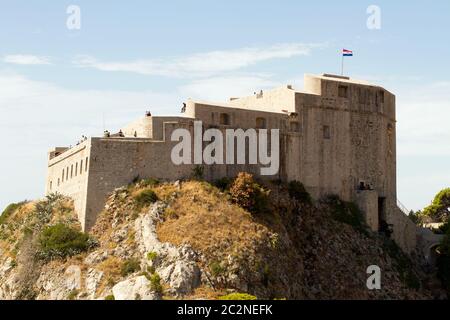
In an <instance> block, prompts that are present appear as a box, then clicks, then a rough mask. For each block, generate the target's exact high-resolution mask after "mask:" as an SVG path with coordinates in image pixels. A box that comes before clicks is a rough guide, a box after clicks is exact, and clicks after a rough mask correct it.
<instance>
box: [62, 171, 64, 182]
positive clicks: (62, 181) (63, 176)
mask: <svg viewBox="0 0 450 320" xmlns="http://www.w3.org/2000/svg"><path fill="white" fill-rule="evenodd" d="M62 182H64V169H63V171H62Z"/></svg>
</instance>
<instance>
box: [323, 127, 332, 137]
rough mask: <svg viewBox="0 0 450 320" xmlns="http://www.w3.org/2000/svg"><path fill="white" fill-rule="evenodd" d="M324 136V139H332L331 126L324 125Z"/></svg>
mask: <svg viewBox="0 0 450 320" xmlns="http://www.w3.org/2000/svg"><path fill="white" fill-rule="evenodd" d="M323 138H324V139H331V131H330V126H323Z"/></svg>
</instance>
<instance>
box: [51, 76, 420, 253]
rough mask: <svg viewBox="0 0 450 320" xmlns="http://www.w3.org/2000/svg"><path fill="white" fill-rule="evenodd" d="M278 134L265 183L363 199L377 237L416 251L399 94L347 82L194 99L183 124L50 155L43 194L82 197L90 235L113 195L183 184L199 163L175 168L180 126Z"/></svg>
mask: <svg viewBox="0 0 450 320" xmlns="http://www.w3.org/2000/svg"><path fill="white" fill-rule="evenodd" d="M196 120H200V121H202V122H203V128H204V129H208V128H216V129H219V130H222V131H224V130H226V129H230V128H235V129H244V130H246V129H250V128H254V129H257V130H258V129H279V130H280V170H279V171H278V173H277V174H276V175H274V176H261V178H263V179H281V180H284V181H291V180H298V181H301V182H302V183H303V184H304V185H305V187H306V188H307V189H308V191H309V192H310V193H311V194H312V196H313V197H314V198H319V197H321V196H323V195H326V194H337V195H339V196H340V197H341V198H342V199H344V200H347V201H354V202H356V203H357V204H358V205H359V206H360V208H361V209H362V211H363V212H364V214H365V219H366V222H367V224H368V225H369V227H370V228H371V229H372V230H374V231H377V230H380V229H383V228H388V227H390V228H392V231H393V233H392V237H393V238H394V240H395V241H396V242H397V243H398V244H399V245H400V246H401V247H402V248H403V249H404V250H405V251H406V252H410V251H411V250H413V249H414V247H415V245H416V227H415V225H414V224H413V223H412V222H410V220H409V219H408V218H407V216H406V215H405V214H404V213H403V212H402V211H401V210H400V209H399V208H398V207H397V192H396V119H395V96H394V95H393V94H392V93H390V92H389V91H387V90H385V89H384V88H382V87H379V86H375V85H371V84H368V83H365V82H361V81H356V80H353V79H350V78H347V77H340V76H334V75H322V76H313V75H306V76H305V81H304V91H302V92H301V91H296V90H294V89H293V88H292V87H291V86H286V87H282V88H278V89H274V90H270V91H265V92H263V91H261V92H259V93H256V94H254V95H252V96H249V97H243V98H231V99H230V101H229V102H228V103H227V104H216V103H207V102H201V101H192V100H189V101H188V102H187V103H186V107H185V110H184V113H182V114H181V115H180V116H178V117H163V116H151V115H150V114H147V115H146V116H145V117H143V118H141V119H138V120H136V121H135V122H133V123H131V124H129V125H127V126H125V127H123V128H122V129H121V132H122V134H121V135H112V136H109V137H92V138H89V139H87V140H86V141H83V142H82V143H81V144H79V145H78V146H76V147H74V148H55V149H53V150H51V151H50V153H49V161H48V178H47V185H46V193H53V192H59V193H62V194H65V195H67V196H70V197H72V198H73V199H74V200H75V208H76V211H77V213H78V215H79V219H80V221H81V223H82V226H83V229H84V230H89V229H90V228H91V227H92V226H93V225H94V223H95V220H96V217H97V215H98V213H99V212H100V211H101V210H102V209H103V207H104V204H105V200H106V197H107V195H108V193H110V192H112V191H113V190H114V189H115V188H117V187H121V186H123V185H127V184H129V183H130V182H131V181H133V179H135V178H136V177H140V178H150V177H152V178H159V179H163V180H165V179H168V180H176V179H182V178H188V177H190V176H191V175H192V170H193V168H194V165H179V166H177V165H175V164H173V163H172V161H171V151H172V148H173V147H174V146H175V145H176V144H177V143H178V142H172V141H171V134H172V132H173V131H174V130H175V129H178V128H185V129H187V130H189V131H191V132H192V131H193V127H194V121H196ZM259 168H260V166H259V165H226V164H224V165H211V166H204V173H205V178H206V179H208V180H214V179H218V178H222V177H225V176H227V177H234V176H236V175H237V173H239V172H241V171H247V172H251V173H253V174H255V175H259V172H260V171H259Z"/></svg>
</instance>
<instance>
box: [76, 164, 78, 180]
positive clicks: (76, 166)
mask: <svg viewBox="0 0 450 320" xmlns="http://www.w3.org/2000/svg"><path fill="white" fill-rule="evenodd" d="M77 175H78V162H77V163H75V177H76V176H77Z"/></svg>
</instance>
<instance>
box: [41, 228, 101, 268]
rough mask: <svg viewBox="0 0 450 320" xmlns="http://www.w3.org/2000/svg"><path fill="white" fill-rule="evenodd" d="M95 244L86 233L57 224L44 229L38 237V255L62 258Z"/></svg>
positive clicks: (85, 249)
mask: <svg viewBox="0 0 450 320" xmlns="http://www.w3.org/2000/svg"><path fill="white" fill-rule="evenodd" d="M96 245H97V242H96V241H95V240H94V239H92V238H90V237H89V235H87V234H86V233H82V232H79V231H78V230H75V229H73V228H71V227H69V226H67V225H65V224H62V223H59V224H56V225H54V226H49V227H46V228H44V230H42V232H41V233H40V235H39V254H40V256H41V257H42V258H50V259H52V258H63V257H68V256H73V255H76V254H79V253H81V252H84V251H87V250H89V249H91V248H93V247H95V246H96Z"/></svg>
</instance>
